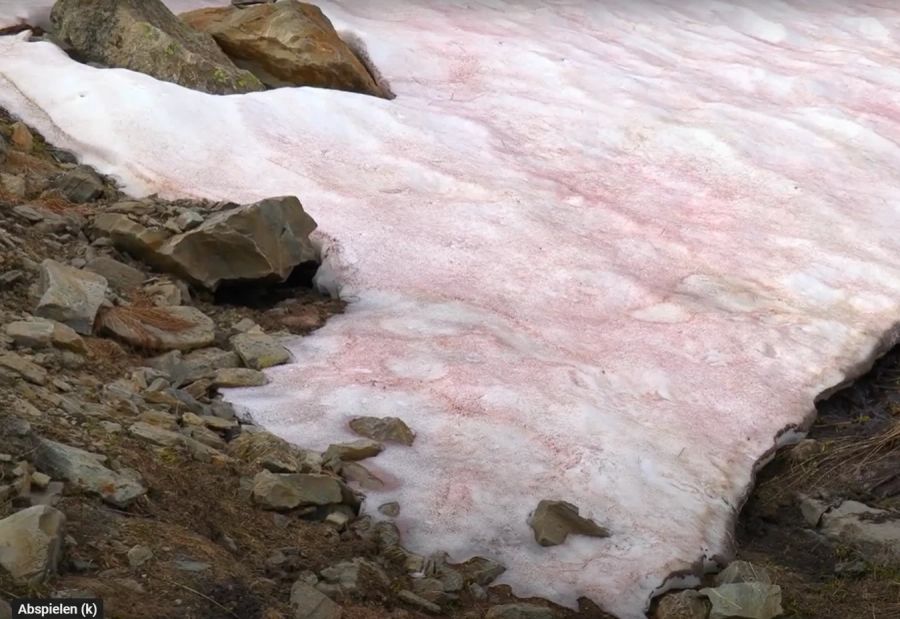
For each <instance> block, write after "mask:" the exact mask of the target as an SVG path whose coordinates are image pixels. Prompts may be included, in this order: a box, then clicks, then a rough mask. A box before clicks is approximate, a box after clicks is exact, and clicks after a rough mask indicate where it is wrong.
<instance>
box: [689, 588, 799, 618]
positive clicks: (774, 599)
mask: <svg viewBox="0 0 900 619" xmlns="http://www.w3.org/2000/svg"><path fill="white" fill-rule="evenodd" d="M700 594H701V595H705V596H706V597H707V598H709V602H710V605H711V608H710V612H709V619H774V618H775V617H778V616H779V615H781V614H782V613H783V612H784V611H783V610H782V608H781V587H779V586H778V585H770V584H767V583H761V582H741V583H731V584H727V585H719V586H718V587H716V588H714V589H709V588H707V589H701V590H700Z"/></svg>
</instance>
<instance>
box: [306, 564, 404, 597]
mask: <svg viewBox="0 0 900 619" xmlns="http://www.w3.org/2000/svg"><path fill="white" fill-rule="evenodd" d="M319 575H320V576H321V577H322V582H320V583H319V584H318V585H316V588H318V589H319V590H320V591H323V592H327V591H334V592H336V593H340V594H341V595H344V596H361V595H363V594H364V593H368V589H376V590H381V591H386V590H387V589H389V588H390V586H391V581H390V579H389V578H388V576H387V574H386V573H385V571H384V570H383V569H382V568H381V567H380V566H379V565H378V564H377V563H373V562H372V561H369V560H368V559H363V558H361V557H356V558H355V559H351V560H350V561H341V562H340V563H336V564H334V565H332V566H330V567H327V568H325V569H324V570H322V571H321V572H319Z"/></svg>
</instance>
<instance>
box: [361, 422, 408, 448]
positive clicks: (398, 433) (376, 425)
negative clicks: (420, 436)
mask: <svg viewBox="0 0 900 619" xmlns="http://www.w3.org/2000/svg"><path fill="white" fill-rule="evenodd" d="M350 429H351V430H353V431H354V432H356V433H357V434H359V435H360V436H365V437H366V438H370V439H374V440H376V441H384V442H389V441H390V442H394V443H401V444H403V445H412V444H413V441H414V440H415V438H416V435H415V434H413V431H412V430H410V429H409V426H407V425H406V423H405V422H404V421H403V420H402V419H398V418H397V417H356V418H355V419H352V420H351V421H350Z"/></svg>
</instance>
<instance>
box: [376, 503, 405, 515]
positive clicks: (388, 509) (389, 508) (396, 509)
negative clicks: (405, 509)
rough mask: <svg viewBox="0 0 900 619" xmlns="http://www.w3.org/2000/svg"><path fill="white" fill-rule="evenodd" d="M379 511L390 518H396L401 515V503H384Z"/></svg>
mask: <svg viewBox="0 0 900 619" xmlns="http://www.w3.org/2000/svg"><path fill="white" fill-rule="evenodd" d="M378 511H379V512H380V513H382V514H384V515H385V516H387V517H388V518H396V517H397V516H399V515H400V503H397V502H396V501H391V502H389V503H382V504H381V505H379V506H378Z"/></svg>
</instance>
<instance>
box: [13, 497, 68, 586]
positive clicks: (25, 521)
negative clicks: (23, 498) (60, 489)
mask: <svg viewBox="0 0 900 619" xmlns="http://www.w3.org/2000/svg"><path fill="white" fill-rule="evenodd" d="M65 523H66V517H65V516H64V515H63V513H62V512H61V511H59V510H57V509H54V508H52V507H48V506H46V505H36V506H34V507H29V508H28V509H23V510H22V511H19V512H16V513H15V514H13V515H11V516H8V517H6V518H4V519H3V520H0V567H2V568H3V569H4V570H5V571H7V572H8V573H9V574H10V575H11V576H12V577H13V578H14V579H15V580H17V581H20V582H26V583H28V584H32V585H35V584H39V583H41V582H43V581H44V580H45V579H46V578H47V577H48V576H50V575H51V574H53V573H54V572H55V571H56V566H57V564H58V563H59V559H60V556H61V555H62V548H63V539H64V536H65Z"/></svg>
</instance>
